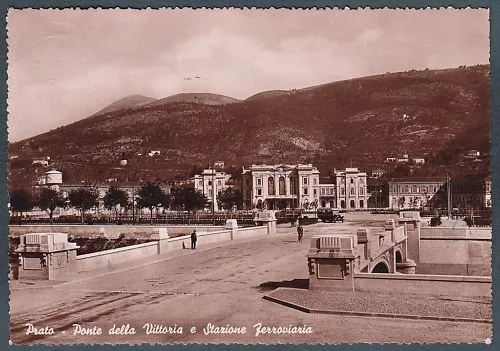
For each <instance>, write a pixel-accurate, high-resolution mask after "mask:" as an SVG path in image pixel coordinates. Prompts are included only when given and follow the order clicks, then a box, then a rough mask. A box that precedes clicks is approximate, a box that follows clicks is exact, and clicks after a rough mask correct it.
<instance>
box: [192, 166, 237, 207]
mask: <svg viewBox="0 0 500 351" xmlns="http://www.w3.org/2000/svg"><path fill="white" fill-rule="evenodd" d="M230 178H231V175H230V174H226V173H225V172H218V171H217V170H216V169H212V168H209V169H204V170H203V172H201V174H197V175H195V176H194V177H193V178H192V181H193V184H194V189H195V190H197V191H199V192H201V193H202V194H204V195H205V196H206V197H207V199H208V200H209V202H210V203H211V206H210V208H211V209H213V210H214V211H218V210H219V206H218V203H217V196H218V194H220V193H221V192H222V191H224V190H226V189H227V188H230V187H232V185H231V184H230V182H229V180H230ZM214 194H216V195H215V197H214Z"/></svg>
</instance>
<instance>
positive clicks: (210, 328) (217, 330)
mask: <svg viewBox="0 0 500 351" xmlns="http://www.w3.org/2000/svg"><path fill="white" fill-rule="evenodd" d="M246 332H247V328H246V327H233V326H230V325H229V324H227V325H226V326H225V327H222V326H216V325H213V324H212V323H208V324H207V326H206V327H205V328H203V333H204V334H205V335H210V334H246Z"/></svg>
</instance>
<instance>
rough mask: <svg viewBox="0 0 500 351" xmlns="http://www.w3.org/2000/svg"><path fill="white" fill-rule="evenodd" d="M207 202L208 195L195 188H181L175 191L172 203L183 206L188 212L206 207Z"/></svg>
mask: <svg viewBox="0 0 500 351" xmlns="http://www.w3.org/2000/svg"><path fill="white" fill-rule="evenodd" d="M207 204H208V199H207V197H206V196H205V195H204V194H202V193H201V192H200V191H196V190H195V189H194V188H181V189H175V190H174V191H173V200H172V205H173V206H174V207H176V208H183V209H184V210H185V211H187V212H188V214H189V213H190V212H191V211H196V210H199V209H202V208H204V207H205V206H206V205H207Z"/></svg>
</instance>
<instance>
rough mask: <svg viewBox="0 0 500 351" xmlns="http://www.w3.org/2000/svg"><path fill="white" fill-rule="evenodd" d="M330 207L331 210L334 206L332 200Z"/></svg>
mask: <svg viewBox="0 0 500 351" xmlns="http://www.w3.org/2000/svg"><path fill="white" fill-rule="evenodd" d="M330 207H331V208H333V207H335V206H334V204H333V200H330Z"/></svg>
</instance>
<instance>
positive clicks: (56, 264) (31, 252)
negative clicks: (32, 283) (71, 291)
mask: <svg viewBox="0 0 500 351" xmlns="http://www.w3.org/2000/svg"><path fill="white" fill-rule="evenodd" d="M77 249H78V246H76V244H75V243H70V242H68V234H66V233H30V234H25V235H21V241H20V244H19V247H18V248H17V250H16V251H15V252H16V253H18V254H19V256H20V261H21V265H20V267H19V279H41V280H68V279H69V278H70V275H71V274H74V273H76V272H77V268H76V250H77Z"/></svg>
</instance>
